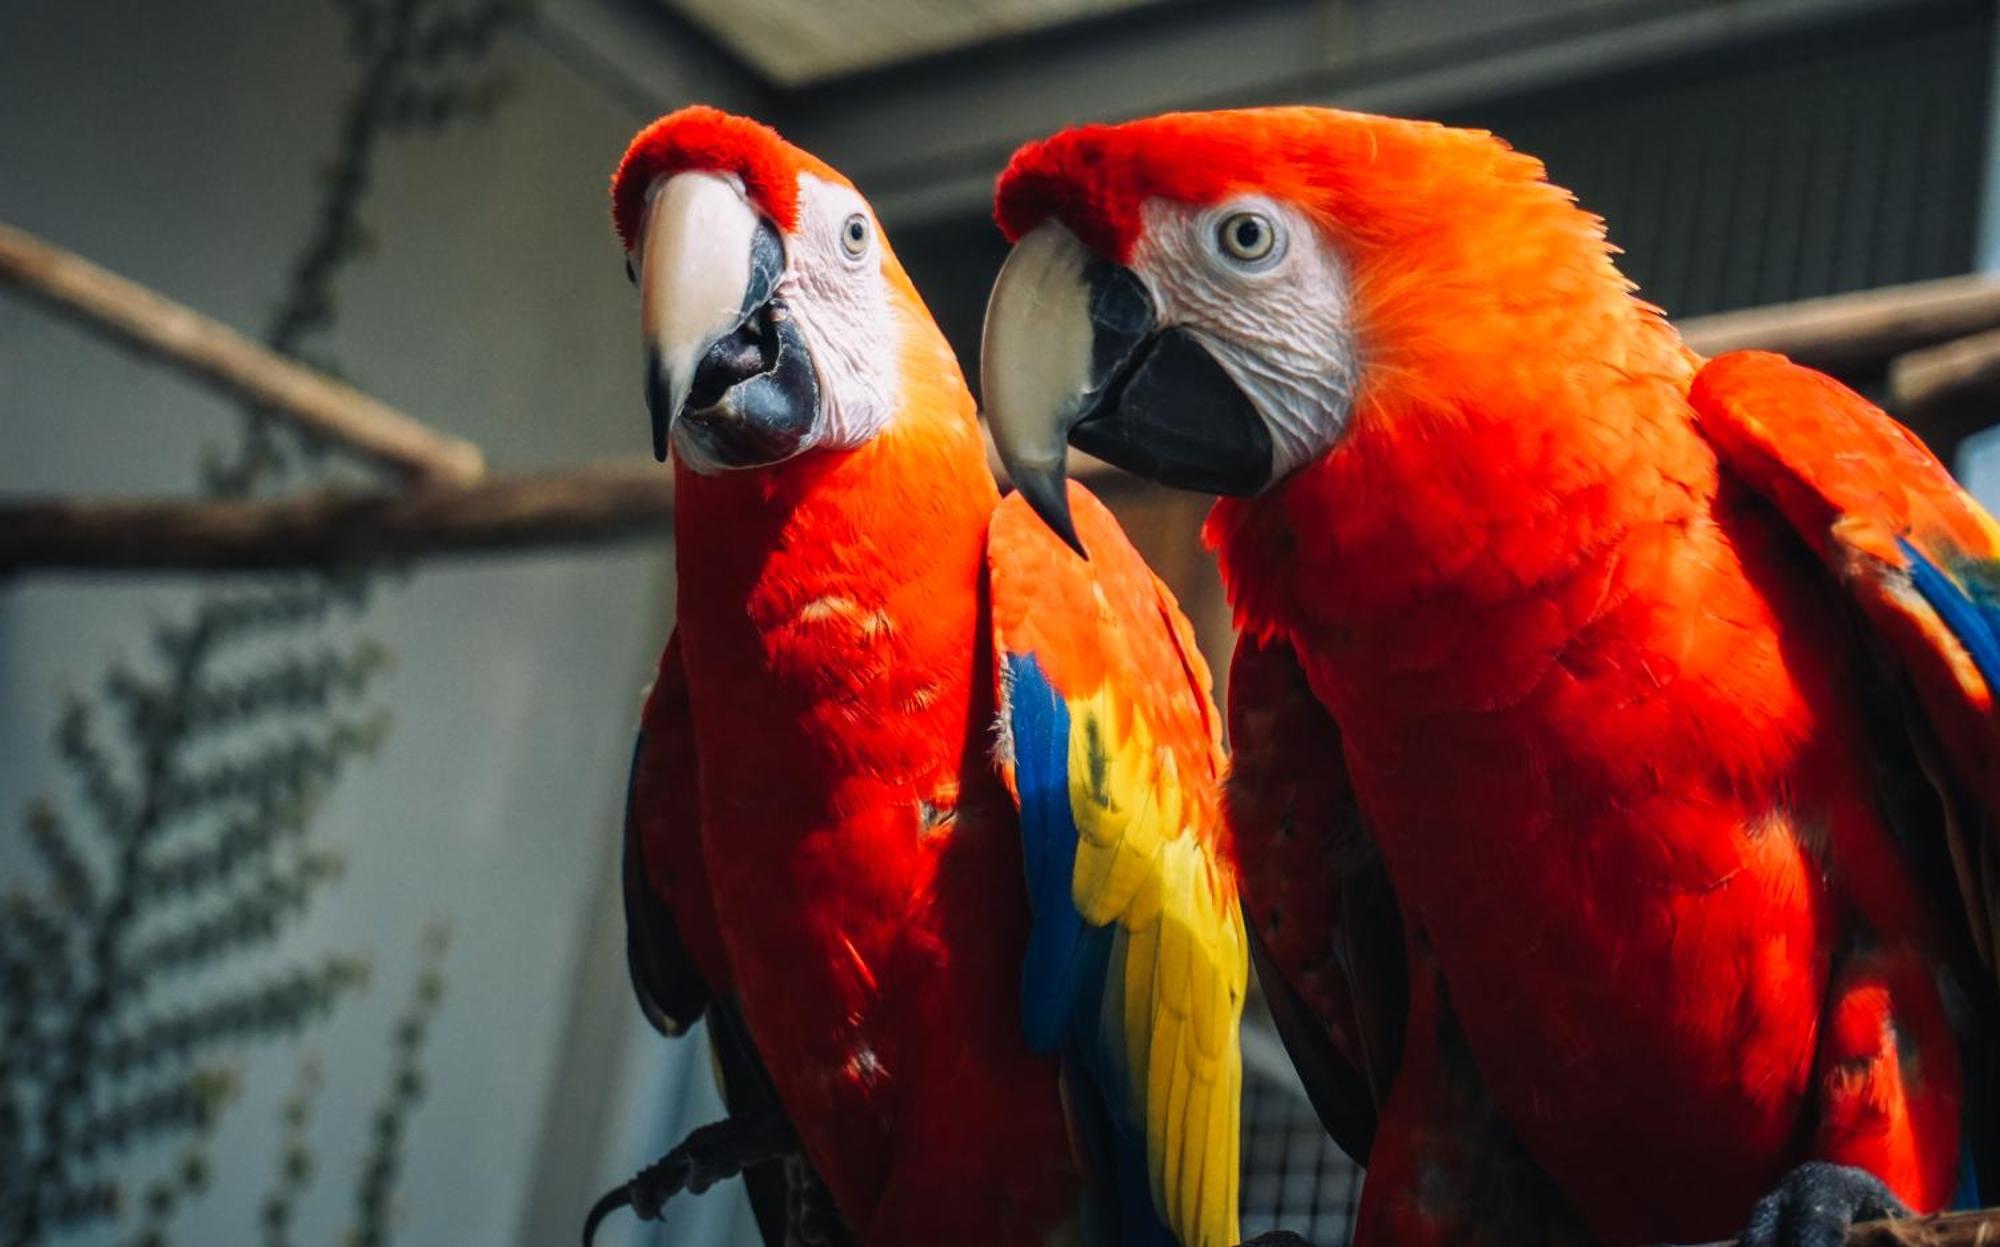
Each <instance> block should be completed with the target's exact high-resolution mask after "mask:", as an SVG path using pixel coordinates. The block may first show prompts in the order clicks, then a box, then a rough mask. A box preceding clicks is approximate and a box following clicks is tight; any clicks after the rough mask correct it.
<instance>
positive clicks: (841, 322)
mask: <svg viewBox="0 0 2000 1247" xmlns="http://www.w3.org/2000/svg"><path fill="white" fill-rule="evenodd" d="M856 217H859V218H860V225H861V226H862V227H863V231H862V232H864V233H865V236H863V237H861V238H860V239H859V246H858V248H857V246H856V242H857V231H856V226H855V218H856ZM785 247H786V252H787V254H786V257H785V258H786V265H785V275H784V277H783V279H782V280H780V281H779V283H778V296H779V297H780V298H782V299H783V300H784V301H785V303H786V304H787V305H788V306H789V307H790V308H791V310H792V314H793V315H794V316H795V317H796V318H797V320H798V324H799V328H800V330H801V331H802V332H803V333H804V334H805V339H806V342H807V344H808V346H809V347H810V348H811V351H812V361H813V371H814V373H815V374H816V375H817V378H818V381H819V392H820V405H821V412H820V423H819V425H818V427H816V428H815V429H814V430H813V437H812V440H811V444H812V445H814V446H823V447H827V448H829V449H836V450H841V449H852V448H853V447H856V446H860V445H862V444H863V443H865V442H867V441H868V440H869V439H870V438H872V437H874V436H875V435H876V434H877V433H879V432H881V431H882V430H883V429H884V428H886V427H887V426H888V423H889V421H890V419H891V418H892V417H893V416H894V415H895V412H896V408H897V405H898V404H899V403H900V402H901V401H902V392H901V391H902V385H901V376H902V374H901V369H902V348H903V343H902V331H901V324H900V322H899V320H898V318H897V316H896V311H895V307H894V304H893V297H892V293H891V291H890V288H889V279H888V277H887V276H886V275H885V274H884V273H883V271H882V262H883V255H884V253H883V248H882V231H881V228H880V227H879V226H878V225H877V224H876V223H875V215H874V213H872V212H870V211H869V210H868V205H867V203H866V202H865V201H864V200H863V199H862V198H861V196H860V195H859V194H857V193H855V192H854V191H853V190H852V189H850V188H848V187H845V186H842V185H840V184H838V183H835V182H826V181H822V180H821V179H819V178H816V177H814V176H813V175H812V174H810V173H802V174H800V175H799V221H798V228H797V229H796V230H794V231H793V233H792V234H791V235H789V236H788V237H786V239H785Z"/></svg>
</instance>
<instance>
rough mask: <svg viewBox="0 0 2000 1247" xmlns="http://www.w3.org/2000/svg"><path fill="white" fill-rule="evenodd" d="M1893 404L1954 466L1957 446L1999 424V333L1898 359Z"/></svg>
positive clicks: (1994, 331)
mask: <svg viewBox="0 0 2000 1247" xmlns="http://www.w3.org/2000/svg"><path fill="white" fill-rule="evenodd" d="M1889 403H1890V406H1891V407H1892V408H1894V410H1895V412H1896V414H1897V416H1898V417H1900V418H1901V419H1902V421H1903V422H1904V423H1905V424H1907V425H1909V426H1910V427H1911V428H1912V429H1915V430H1916V431H1917V432H1918V433H1919V434H1920V435H1922V437H1923V439H1924V441H1925V442H1927V443H1929V444H1930V447H1931V449H1932V450H1934V451H1936V452H1937V454H1938V457H1939V458H1941V459H1943V460H1944V461H1945V462H1946V463H1947V464H1948V463H1950V462H1951V460H1952V457H1953V454H1954V452H1955V451H1956V450H1957V449H1958V446H1959V443H1961V442H1963V441H1964V440H1965V439H1966V438H1968V437H1971V436H1972V435H1973V434H1974V433H1978V432H1980V431H1982V430H1984V429H1987V428H1990V427H1992V426H1993V425H1994V424H1995V423H2000V329H1989V330H1987V331H1986V332H1985V333H1977V334H1973V335H1972V336H1971V337H1968V338H1960V339H1958V340H1957V341H1955V342H1946V343H1944V344H1942V345H1940V346H1932V347H1926V348H1924V349H1923V350H1920V351H1911V352H1909V353H1908V354H1906V355H1899V356H1897V357H1896V359H1895V361H1894V362H1893V363H1891V364H1890V365H1889Z"/></svg>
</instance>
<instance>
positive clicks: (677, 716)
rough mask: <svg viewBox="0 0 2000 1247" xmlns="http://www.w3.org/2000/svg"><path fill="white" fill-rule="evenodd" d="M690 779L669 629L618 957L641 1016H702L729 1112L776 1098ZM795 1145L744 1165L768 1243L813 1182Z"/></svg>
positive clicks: (691, 743) (634, 787) (673, 1031)
mask: <svg viewBox="0 0 2000 1247" xmlns="http://www.w3.org/2000/svg"><path fill="white" fill-rule="evenodd" d="M699 783H700V778H699V768H698V765H697V755H696V753H695V737H694V720H693V717H692V715H691V713H690V711H689V709H688V693H687V675H686V673H685V671H684V670H683V669H682V667H681V656H680V638H679V637H678V636H675V637H672V638H670V639H669V640H668V641H667V648H666V652H665V653H663V654H662V655H661V656H660V670H659V674H658V676H657V677H656V678H655V679H654V681H653V688H652V691H651V692H650V693H648V694H647V697H646V708H645V710H644V712H643V713H642V714H641V716H640V720H639V739H638V742H637V744H636V745H635V746H634V747H633V751H632V773H631V777H630V779H629V780H628V782H627V784H626V790H625V844H624V853H623V869H622V875H623V886H624V899H625V964H626V968H627V969H628V970H629V971H630V972H631V976H632V990H633V992H634V993H635V994H636V995H637V996H638V998H639V1008H640V1010H641V1011H642V1012H644V1013H645V1015H646V1020H647V1021H649V1022H651V1023H652V1024H653V1027H654V1028H655V1029H656V1030H658V1031H659V1032H660V1033H661V1034H664V1035H669V1036H678V1035H682V1034H685V1033H686V1032H687V1030H688V1028H689V1027H691V1026H693V1025H694V1024H695V1023H696V1022H698V1021H700V1020H701V1019H702V1018H703V1017H706V1018H707V1019H708V1024H709V1026H708V1039H709V1047H710V1050H711V1052H712V1053H713V1054H714V1058H715V1073H716V1082H717V1083H718V1084H719V1085H720V1087H721V1089H722V1098H723V1102H724V1104H725V1105H726V1106H727V1107H728V1109H729V1112H730V1115H731V1116H737V1117H754V1116H759V1115H762V1114H764V1113H768V1112H773V1111H782V1110H780V1109H779V1108H778V1096H777V1092H776V1091H775V1090H774V1089H773V1088H772V1086H771V1080H770V1075H769V1074H767V1073H766V1072H765V1070H764V1064H763V1061H762V1060H761V1059H760V1058H759V1057H758V1055H757V1050H756V1048H755V1047H754V1046H753V1045H752V1043H751V1042H750V1034H749V1031H748V1030H747V1029H746V1028H745V1027H744V1025H743V1022H742V1019H741V1018H740V1017H739V1016H738V1014H737V1012H736V1008H735V1005H734V1003H733V1001H732V1000H731V999H730V997H729V994H728V993H729V990H730V987H729V977H728V969H727V967H728V962H727V960H726V957H725V955H724V953H723V951H722V935H721V931H720V929H719V928H718V927H717V925H716V919H715V907H714V904H713V903H712V901H711V899H710V897H709V894H708V875H707V868H706V866H705V865H704V857H703V850H702V840H701V810H700V789H699V787H698V785H699ZM817 1181H818V1178H817V1176H816V1175H814V1174H812V1173H811V1172H810V1167H809V1166H807V1165H806V1164H805V1162H804V1159H803V1157H799V1158H795V1159H794V1160H792V1161H791V1162H790V1164H789V1166H788V1165H787V1162H786V1161H784V1160H782V1159H780V1160H774V1161H770V1162H767V1163H765V1164H761V1165H753V1166H751V1167H750V1168H748V1169H746V1170H744V1172H743V1184H744V1186H745V1188H746V1189H747V1191H748V1192H749V1196H750V1208H751V1211H752V1212H753V1213H754V1214H755V1215H756V1218H757V1228H758V1231H759V1234H760V1236H761V1237H762V1238H763V1240H764V1242H765V1243H767V1244H769V1245H770V1247H783V1245H784V1244H785V1243H786V1242H788V1241H789V1238H788V1226H789V1223H790V1217H791V1213H790V1207H791V1205H792V1204H793V1203H794V1202H795V1199H794V1198H793V1196H792V1194H791V1192H790V1191H789V1189H788V1188H789V1187H791V1186H792V1185H794V1184H795V1183H804V1182H817Z"/></svg>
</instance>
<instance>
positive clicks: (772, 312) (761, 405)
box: [646, 298, 820, 468]
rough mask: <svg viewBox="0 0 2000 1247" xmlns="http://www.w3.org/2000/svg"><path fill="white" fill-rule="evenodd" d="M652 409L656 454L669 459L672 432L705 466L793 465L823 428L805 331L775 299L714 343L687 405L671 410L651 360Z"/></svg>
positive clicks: (697, 372)
mask: <svg viewBox="0 0 2000 1247" xmlns="http://www.w3.org/2000/svg"><path fill="white" fill-rule="evenodd" d="M648 368H649V372H648V376H647V381H646V400H647V406H648V408H649V409H650V411H651V413H652V418H653V454H654V456H655V457H656V458H660V459H665V457H666V451H667V434H668V431H669V429H670V428H673V427H676V416H678V426H677V427H678V428H679V430H680V432H679V436H680V437H682V438H683V439H684V440H685V442H686V443H687V444H688V446H689V448H690V449H691V450H692V451H693V452H694V455H695V457H696V458H697V460H698V461H699V462H701V463H703V464H707V465H710V466H714V467H724V468H749V467H760V466H763V465H765V464H770V463H776V462H779V461H780V460H783V459H789V458H790V457H792V456H793V455H795V454H797V453H798V452H799V451H800V450H801V449H802V448H803V447H804V446H805V445H806V443H807V441H808V439H809V438H810V437H811V436H812V432H813V430H814V428H815V427H817V425H818V423H819V406H820V402H819V382H818V379H817V377H816V376H815V375H814V373H813V367H812V355H811V353H810V351H809V350H808V348H807V346H806V340H805V335H804V333H803V332H802V331H801V330H800V328H799V325H798V322H797V321H796V320H795V319H793V317H792V315H791V313H790V310H789V309H788V308H786V306H785V305H784V303H783V301H782V300H779V299H775V298H774V299H770V300H769V301H767V302H765V303H764V304H763V305H762V306H761V307H759V308H757V309H756V310H755V311H754V312H752V313H751V314H750V315H749V316H748V317H746V318H745V319H744V321H743V323H742V324H741V325H739V326H737V328H736V329H735V331H734V332H732V333H729V334H727V335H725V336H724V337H722V338H719V339H717V340H716V341H715V343H714V344H713V345H711V346H710V347H709V348H708V351H707V352H706V353H705V354H704V355H703V356H702V358H701V361H700V363H699V364H698V365H696V367H695V373H694V379H693V383H692V384H691V385H690V386H689V388H688V395H687V399H686V400H685V401H684V402H683V403H682V404H681V410H680V411H679V412H678V413H676V412H673V411H670V410H668V408H669V406H670V400H669V399H668V397H667V395H668V386H667V384H666V381H665V378H664V376H663V374H662V371H661V369H660V367H659V365H658V362H657V361H656V360H649V361H648Z"/></svg>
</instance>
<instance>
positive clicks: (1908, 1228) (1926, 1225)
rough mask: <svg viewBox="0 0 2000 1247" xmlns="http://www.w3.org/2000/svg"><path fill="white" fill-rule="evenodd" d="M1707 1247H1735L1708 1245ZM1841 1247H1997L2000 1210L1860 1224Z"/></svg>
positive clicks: (1721, 1244)
mask: <svg viewBox="0 0 2000 1247" xmlns="http://www.w3.org/2000/svg"><path fill="white" fill-rule="evenodd" d="M1709 1247H1736V1244H1735V1243H1711V1244H1709ZM1844 1247H2000V1209H1993V1208H1987V1209H1981V1210H1979V1211H1975V1212H1946V1213H1939V1214H1938V1215H1937V1216H1934V1217H1912V1218H1910V1219H1908V1220H1905V1221H1864V1222H1862V1223H1861V1224H1860V1225H1857V1226H1854V1227H1852V1228H1851V1229H1849V1230H1848V1231H1847V1240H1846V1242H1845V1244H1844Z"/></svg>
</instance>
